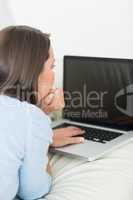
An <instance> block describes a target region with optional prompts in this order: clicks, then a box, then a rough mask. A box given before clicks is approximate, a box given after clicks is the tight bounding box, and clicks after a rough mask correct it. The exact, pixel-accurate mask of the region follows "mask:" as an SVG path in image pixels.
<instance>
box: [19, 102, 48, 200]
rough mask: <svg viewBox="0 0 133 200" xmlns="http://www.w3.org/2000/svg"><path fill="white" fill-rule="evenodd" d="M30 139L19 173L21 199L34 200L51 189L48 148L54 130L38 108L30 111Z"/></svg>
mask: <svg viewBox="0 0 133 200" xmlns="http://www.w3.org/2000/svg"><path fill="white" fill-rule="evenodd" d="M29 113H30V114H29V118H30V119H31V123H30V124H29V131H28V137H27V141H26V146H25V156H24V160H23V164H22V166H21V168H20V171H19V192H18V195H19V197H20V198H22V199H25V200H33V199H38V198H40V197H42V196H43V195H45V194H47V193H48V192H49V190H50V187H51V176H50V175H49V170H48V171H47V165H48V156H47V153H48V148H49V144H50V143H51V138H52V130H51V128H50V124H49V120H48V118H47V116H46V115H45V114H44V113H43V112H42V111H41V110H40V109H39V108H37V107H35V106H33V108H32V109H31V110H30V111H29Z"/></svg>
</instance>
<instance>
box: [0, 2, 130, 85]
mask: <svg viewBox="0 0 133 200" xmlns="http://www.w3.org/2000/svg"><path fill="white" fill-rule="evenodd" d="M132 10H133V1H132V0H78V1H77V0H56V1H55V0H37V1H33V0H22V1H18V0H0V28H3V27H5V26H7V25H14V24H15V25H16V24H17V25H20V24H21V25H22V24H23V25H30V26H33V27H36V28H39V29H41V30H42V31H44V32H47V33H50V34H51V39H52V44H53V47H54V51H55V58H56V70H55V71H56V86H57V87H61V86H62V72H63V56H64V55H66V54H67V55H81V56H103V57H118V58H133V12H132Z"/></svg>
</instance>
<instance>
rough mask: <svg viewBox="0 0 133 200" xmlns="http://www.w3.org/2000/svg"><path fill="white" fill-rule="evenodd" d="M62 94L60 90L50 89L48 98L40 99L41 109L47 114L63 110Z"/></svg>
mask: <svg viewBox="0 0 133 200" xmlns="http://www.w3.org/2000/svg"><path fill="white" fill-rule="evenodd" d="M64 105H65V103H64V93H63V90H62V89H52V90H51V91H50V93H49V94H48V96H46V97H45V98H44V99H42V102H41V109H42V110H43V111H44V112H45V113H47V114H49V113H50V112H54V111H57V110H62V109H63V108H64Z"/></svg>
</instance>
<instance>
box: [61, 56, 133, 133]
mask: <svg viewBox="0 0 133 200" xmlns="http://www.w3.org/2000/svg"><path fill="white" fill-rule="evenodd" d="M63 85H64V94H65V108H64V110H63V118H64V119H67V120H72V121H76V122H82V123H89V124H93V125H98V126H106V127H111V128H116V129H122V130H133V60H132V59H118V58H98V57H81V56H64V84H63Z"/></svg>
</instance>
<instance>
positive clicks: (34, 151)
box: [0, 26, 83, 200]
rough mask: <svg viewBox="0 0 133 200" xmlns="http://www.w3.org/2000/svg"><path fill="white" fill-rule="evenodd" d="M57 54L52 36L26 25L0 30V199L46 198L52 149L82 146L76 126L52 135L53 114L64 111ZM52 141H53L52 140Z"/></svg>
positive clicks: (31, 199)
mask: <svg viewBox="0 0 133 200" xmlns="http://www.w3.org/2000/svg"><path fill="white" fill-rule="evenodd" d="M53 66H54V55H53V50H52V46H51V44H50V39H49V36H48V35H47V34H45V33H42V32H41V31H39V30H36V29H33V28H31V27H27V26H11V27H7V28H5V29H3V30H1V31H0V113H1V115H0V121H1V127H0V185H1V187H0V199H2V200H11V199H13V198H14V197H15V196H16V195H17V194H18V196H19V197H20V198H22V199H25V200H27V199H28V200H33V199H37V198H40V197H42V196H44V195H45V194H46V193H48V191H49V189H50V187H51V167H50V165H49V164H48V157H47V152H48V148H49V145H51V146H54V147H59V146H63V145H66V144H71V143H80V142H82V141H83V138H82V137H72V136H74V135H79V134H82V131H81V130H80V129H78V128H75V127H68V128H66V129H60V130H55V131H54V133H52V130H51V127H50V120H49V118H48V115H47V114H48V113H49V112H51V111H54V110H58V109H62V108H63V106H64V99H63V92H62V90H60V89H53V83H54V71H53ZM52 137H53V139H52Z"/></svg>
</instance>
